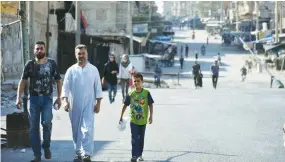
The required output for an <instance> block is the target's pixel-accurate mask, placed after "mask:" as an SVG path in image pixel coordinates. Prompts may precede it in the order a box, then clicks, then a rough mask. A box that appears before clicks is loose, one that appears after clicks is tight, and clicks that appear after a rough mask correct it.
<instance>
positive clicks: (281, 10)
mask: <svg viewBox="0 0 285 162" xmlns="http://www.w3.org/2000/svg"><path fill="white" fill-rule="evenodd" d="M279 3H280V4H279V5H280V16H279V17H280V21H279V25H280V34H282V33H283V31H282V27H283V20H282V19H283V4H282V2H279Z"/></svg>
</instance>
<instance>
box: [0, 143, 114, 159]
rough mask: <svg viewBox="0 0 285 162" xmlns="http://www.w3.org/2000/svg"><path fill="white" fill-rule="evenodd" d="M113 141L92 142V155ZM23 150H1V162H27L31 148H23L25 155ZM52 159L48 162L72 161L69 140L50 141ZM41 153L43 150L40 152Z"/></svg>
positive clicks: (31, 155)
mask: <svg viewBox="0 0 285 162" xmlns="http://www.w3.org/2000/svg"><path fill="white" fill-rule="evenodd" d="M112 142H115V141H94V150H93V154H94V155H96V153H98V152H99V151H101V150H103V149H104V147H106V145H109V144H111V143H112ZM22 149H23V148H17V149H14V148H2V149H1V161H29V160H31V158H32V157H33V151H32V148H25V149H26V151H25V153H22V152H21V150H22ZM50 149H51V152H52V159H51V160H48V161H49V162H61V161H66V162H67V161H72V160H73V158H74V156H75V151H74V145H73V142H72V141H71V140H52V141H51V148H50ZM42 153H43V150H42ZM43 161H45V160H43Z"/></svg>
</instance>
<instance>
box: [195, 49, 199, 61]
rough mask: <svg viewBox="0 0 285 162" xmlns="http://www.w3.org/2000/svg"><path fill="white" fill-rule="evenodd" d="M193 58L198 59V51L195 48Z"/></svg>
mask: <svg viewBox="0 0 285 162" xmlns="http://www.w3.org/2000/svg"><path fill="white" fill-rule="evenodd" d="M194 53H195V58H196V60H198V55H199V53H198V50H197V49H195V52H194Z"/></svg>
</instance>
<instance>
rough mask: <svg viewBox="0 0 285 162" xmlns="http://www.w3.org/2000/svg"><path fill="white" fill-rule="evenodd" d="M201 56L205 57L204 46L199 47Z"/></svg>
mask: <svg viewBox="0 0 285 162" xmlns="http://www.w3.org/2000/svg"><path fill="white" fill-rule="evenodd" d="M201 54H202V55H203V56H205V54H206V47H205V45H204V44H203V45H202V46H201Z"/></svg>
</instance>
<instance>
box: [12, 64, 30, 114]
mask: <svg viewBox="0 0 285 162" xmlns="http://www.w3.org/2000/svg"><path fill="white" fill-rule="evenodd" d="M30 68H33V66H32V65H31V61H30V62H27V63H26V65H25V67H24V71H23V74H22V77H21V80H20V82H19V85H18V90H17V98H16V106H17V108H18V109H21V104H22V100H21V95H22V93H23V92H24V90H25V87H26V86H27V80H28V78H29V77H30V72H29V71H30Z"/></svg>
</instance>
